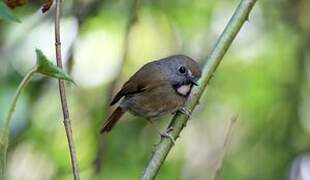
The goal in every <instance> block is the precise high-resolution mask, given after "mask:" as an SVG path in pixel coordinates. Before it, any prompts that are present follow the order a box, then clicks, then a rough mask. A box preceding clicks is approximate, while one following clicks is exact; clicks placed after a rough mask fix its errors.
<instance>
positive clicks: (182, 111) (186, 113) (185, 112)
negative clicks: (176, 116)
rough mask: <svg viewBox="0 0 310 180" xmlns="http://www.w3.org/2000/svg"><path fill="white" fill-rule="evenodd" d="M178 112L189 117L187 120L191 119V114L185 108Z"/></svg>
mask: <svg viewBox="0 0 310 180" xmlns="http://www.w3.org/2000/svg"><path fill="white" fill-rule="evenodd" d="M179 111H180V112H181V113H183V114H185V115H187V116H188V117H189V119H190V118H191V117H192V112H191V111H190V110H189V109H187V108H186V107H181V108H180V109H179Z"/></svg>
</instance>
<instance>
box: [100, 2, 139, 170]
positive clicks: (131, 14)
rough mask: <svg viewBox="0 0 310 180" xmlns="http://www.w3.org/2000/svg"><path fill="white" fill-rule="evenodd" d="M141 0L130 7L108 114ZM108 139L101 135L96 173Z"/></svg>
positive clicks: (110, 90)
mask: <svg viewBox="0 0 310 180" xmlns="http://www.w3.org/2000/svg"><path fill="white" fill-rule="evenodd" d="M140 1H141V0H133V1H132V4H131V7H130V9H129V14H128V21H127V24H126V29H125V33H124V42H123V54H122V59H121V63H120V65H119V68H118V70H117V71H118V72H117V76H116V78H115V79H114V80H113V82H112V83H111V85H110V86H109V89H108V94H107V97H108V98H107V99H108V102H106V103H105V105H104V110H105V111H106V112H107V113H106V114H107V115H108V114H110V113H111V108H110V102H109V101H110V99H111V97H112V96H113V93H114V92H115V89H116V87H117V83H118V81H119V79H120V78H121V75H122V71H123V66H124V64H125V63H126V61H127V59H128V52H129V44H130V40H129V39H130V33H131V30H132V27H133V26H134V25H135V24H136V22H137V20H138V12H139V9H140V8H141V2H140ZM107 117H108V116H105V117H104V121H105V120H106V119H105V118H107ZM106 141H107V139H106V136H104V135H101V136H100V138H99V145H98V151H97V155H96V160H95V173H96V174H99V173H100V171H101V169H102V163H103V162H102V161H103V157H104V148H105V144H106Z"/></svg>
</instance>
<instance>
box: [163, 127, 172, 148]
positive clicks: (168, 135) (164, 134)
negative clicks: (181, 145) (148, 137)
mask: <svg viewBox="0 0 310 180" xmlns="http://www.w3.org/2000/svg"><path fill="white" fill-rule="evenodd" d="M171 131H173V128H172V127H169V128H168V129H166V131H164V132H161V133H160V136H161V137H165V138H169V139H170V140H171V142H172V144H173V145H174V144H175V139H174V137H173V136H172V135H171V134H170V132H171Z"/></svg>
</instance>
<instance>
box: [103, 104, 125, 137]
mask: <svg viewBox="0 0 310 180" xmlns="http://www.w3.org/2000/svg"><path fill="white" fill-rule="evenodd" d="M125 112H126V111H125V110H124V109H122V108H121V107H117V108H116V109H115V110H114V111H113V113H112V114H111V115H110V117H109V118H108V119H107V120H106V122H105V123H104V125H103V127H102V128H101V130H100V134H102V133H104V132H109V131H111V129H112V128H113V127H114V125H115V124H116V123H117V121H118V120H119V119H120V118H121V117H122V116H123V114H124V113H125Z"/></svg>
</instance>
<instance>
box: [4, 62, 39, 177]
mask: <svg viewBox="0 0 310 180" xmlns="http://www.w3.org/2000/svg"><path fill="white" fill-rule="evenodd" d="M36 72H37V67H34V68H32V69H31V70H30V71H29V72H28V73H27V74H26V75H25V77H24V79H23V80H22V82H21V83H20V84H19V86H18V88H17V90H16V92H15V95H14V98H13V101H12V104H11V106H10V109H9V113H8V115H7V116H6V118H5V120H4V125H3V128H2V129H1V132H0V180H3V179H4V174H5V167H6V154H7V149H8V143H9V132H10V131H9V126H10V122H11V119H12V117H13V114H14V112H15V108H16V103H17V100H18V98H19V95H20V93H21V91H22V90H23V89H24V87H25V86H26V85H27V84H28V82H29V80H30V79H31V77H32V75H33V74H34V73H36Z"/></svg>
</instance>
